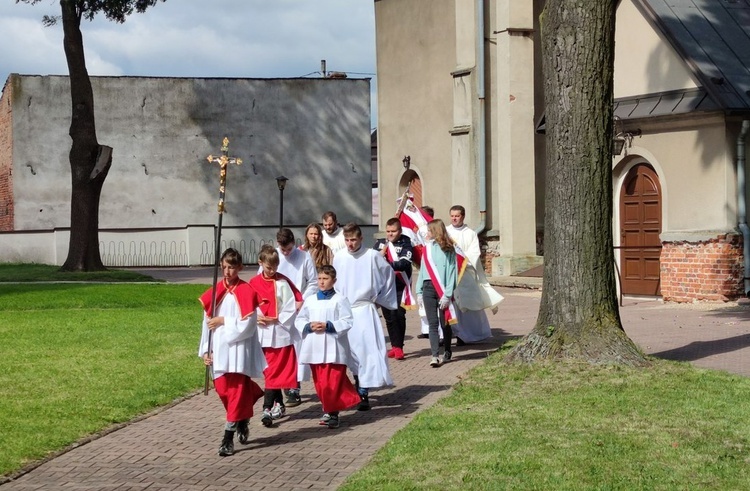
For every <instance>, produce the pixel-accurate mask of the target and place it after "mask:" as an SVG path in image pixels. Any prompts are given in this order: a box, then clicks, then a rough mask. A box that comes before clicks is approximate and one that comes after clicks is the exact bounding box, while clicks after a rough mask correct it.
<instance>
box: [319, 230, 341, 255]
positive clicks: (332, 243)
mask: <svg viewBox="0 0 750 491" xmlns="http://www.w3.org/2000/svg"><path fill="white" fill-rule="evenodd" d="M323 243H324V244H325V245H327V246H328V247H330V248H331V251H332V252H333V254H334V255H335V254H336V253H337V252H339V251H340V250H342V249H346V242H345V241H344V229H343V228H341V227H337V228H336V230H334V232H333V233H332V234H328V232H326V230H325V229H323Z"/></svg>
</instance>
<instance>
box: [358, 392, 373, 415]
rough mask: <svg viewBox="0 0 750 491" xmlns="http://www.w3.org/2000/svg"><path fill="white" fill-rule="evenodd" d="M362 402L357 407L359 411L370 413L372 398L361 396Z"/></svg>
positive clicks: (365, 395)
mask: <svg viewBox="0 0 750 491" xmlns="http://www.w3.org/2000/svg"><path fill="white" fill-rule="evenodd" d="M359 397H360V399H361V400H360V401H359V406H357V411H369V410H370V398H369V397H368V396H367V394H364V395H363V394H360V396H359Z"/></svg>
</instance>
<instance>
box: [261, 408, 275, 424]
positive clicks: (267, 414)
mask: <svg viewBox="0 0 750 491" xmlns="http://www.w3.org/2000/svg"><path fill="white" fill-rule="evenodd" d="M260 422H261V423H262V424H263V426H265V427H266V428H270V427H271V426H273V416H272V415H271V410H270V409H263V416H261V418H260Z"/></svg>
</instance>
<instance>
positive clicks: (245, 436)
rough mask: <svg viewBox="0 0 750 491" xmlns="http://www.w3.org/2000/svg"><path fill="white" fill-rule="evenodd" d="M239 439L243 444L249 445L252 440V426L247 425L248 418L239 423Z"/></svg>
mask: <svg viewBox="0 0 750 491" xmlns="http://www.w3.org/2000/svg"><path fill="white" fill-rule="evenodd" d="M237 439H238V440H239V441H240V443H241V444H243V445H247V444H248V443H249V442H250V428H248V426H247V420H246V419H243V420H242V421H240V422H239V423H238V424H237ZM219 455H221V454H219Z"/></svg>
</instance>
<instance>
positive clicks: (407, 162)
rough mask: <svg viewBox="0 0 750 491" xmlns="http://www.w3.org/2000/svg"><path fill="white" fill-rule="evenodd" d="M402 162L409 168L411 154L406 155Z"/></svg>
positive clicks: (405, 167)
mask: <svg viewBox="0 0 750 491" xmlns="http://www.w3.org/2000/svg"><path fill="white" fill-rule="evenodd" d="M401 163H402V164H404V169H406V170H409V167H411V155H406V156H404V159H403V160H402V161H401Z"/></svg>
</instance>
